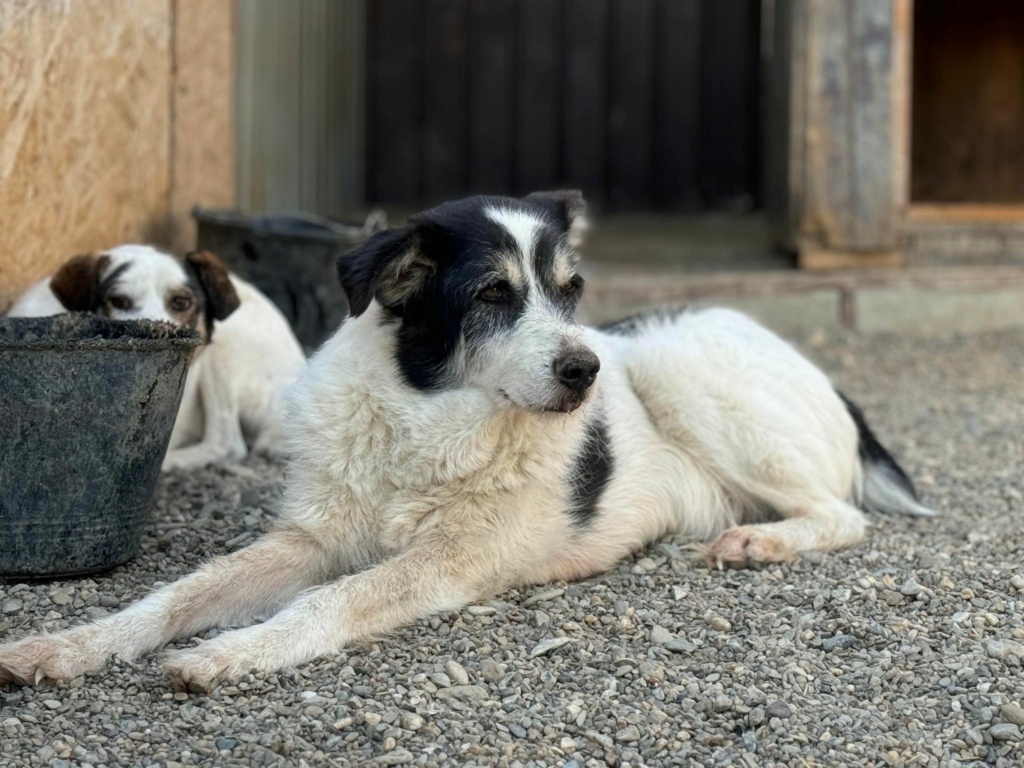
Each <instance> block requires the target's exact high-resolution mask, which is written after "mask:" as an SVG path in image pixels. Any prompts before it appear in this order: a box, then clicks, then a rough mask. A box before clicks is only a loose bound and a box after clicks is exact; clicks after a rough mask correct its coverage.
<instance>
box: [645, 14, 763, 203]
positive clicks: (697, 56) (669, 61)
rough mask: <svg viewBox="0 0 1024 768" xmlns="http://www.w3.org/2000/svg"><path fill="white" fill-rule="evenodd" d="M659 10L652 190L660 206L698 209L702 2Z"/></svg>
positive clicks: (656, 30)
mask: <svg viewBox="0 0 1024 768" xmlns="http://www.w3.org/2000/svg"><path fill="white" fill-rule="evenodd" d="M657 14H658V15H657V20H656V28H655V34H656V35H657V45H656V51H657V54H658V61H657V63H656V74H655V78H656V80H655V99H656V103H655V114H656V116H657V117H656V119H655V135H654V170H655V172H654V178H653V194H654V198H655V201H656V205H657V206H658V207H659V208H668V209H682V210H696V209H699V208H700V207H702V194H701V183H700V136H701V126H700V115H701V103H700V100H701V42H702V40H703V32H702V28H701V17H702V6H701V3H699V2H662V3H660V4H659V6H658V12H657ZM745 130H746V128H745Z"/></svg>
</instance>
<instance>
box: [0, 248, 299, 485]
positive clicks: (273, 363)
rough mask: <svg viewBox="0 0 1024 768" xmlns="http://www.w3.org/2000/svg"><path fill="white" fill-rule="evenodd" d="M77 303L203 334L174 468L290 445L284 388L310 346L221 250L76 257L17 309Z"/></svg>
mask: <svg viewBox="0 0 1024 768" xmlns="http://www.w3.org/2000/svg"><path fill="white" fill-rule="evenodd" d="M69 310H70V311H76V312H95V313H98V314H102V315H105V316H107V317H110V318H112V319H114V320H136V319H141V318H145V319H147V320H161V321H164V322H168V323H173V324H175V325H178V326H181V327H187V328H193V329H195V330H197V331H199V333H200V334H201V335H202V337H203V340H204V344H203V346H202V347H200V350H199V353H198V354H197V355H196V356H195V357H194V358H193V359H192V362H191V363H190V365H189V370H188V375H187V377H186V379H185V391H184V393H183V395H182V399H181V407H180V408H179V410H178V417H177V420H176V421H175V423H174V431H173V433H172V434H171V440H170V446H169V449H168V452H167V456H166V457H165V458H164V469H175V468H177V469H186V468H192V467H198V466H202V465H204V464H212V463H220V462H229V461H236V460H238V459H241V458H243V457H244V456H245V455H246V453H247V452H248V447H249V446H250V445H251V446H252V447H253V449H254V450H256V451H259V452H261V453H267V454H271V455H281V454H283V446H284V443H285V440H284V436H283V434H282V429H283V398H284V391H285V389H287V387H288V386H289V385H290V384H291V383H292V382H293V381H294V380H295V377H296V376H297V375H298V372H299V370H300V369H301V367H302V364H303V362H304V361H305V355H304V354H303V352H302V348H301V347H300V346H299V342H298V340H297V339H296V338H295V335H294V334H293V333H292V330H291V327H290V326H289V325H288V321H287V320H285V318H284V316H283V315H282V314H281V313H280V311H278V309H277V307H275V306H274V304H273V303H272V302H271V301H270V299H268V298H267V297H266V296H264V295H263V294H262V293H260V291H259V290H257V289H256V288H255V287H254V286H252V285H250V284H249V283H247V282H245V281H244V280H241V279H239V278H238V277H237V276H236V275H232V274H230V273H229V272H228V270H227V267H225V266H224V263H223V262H222V261H221V260H220V259H218V258H217V257H216V256H215V255H213V254H212V253H209V252H207V251H197V252H194V253H190V254H189V255H188V256H186V257H185V258H184V259H177V258H175V257H173V256H170V255H168V254H166V253H162V252H160V251H158V250H157V249H155V248H152V247H150V246H146V245H122V246H118V247H117V248H111V249H110V250H109V251H104V252H102V253H97V254H86V255H83V256H76V257H74V258H73V259H71V260H69V261H68V262H67V263H65V264H64V265H63V266H62V267H61V268H60V269H59V270H57V272H56V273H55V274H54V275H53V276H52V277H48V278H45V279H43V280H41V281H39V282H38V283H36V284H35V285H34V286H32V287H31V288H29V290H28V291H27V292H26V293H25V294H24V295H23V296H22V297H21V298H20V299H18V301H16V302H15V303H14V306H12V307H11V309H10V311H9V312H8V317H45V316H48V315H56V314H60V313H62V312H67V311H69ZM215 329H216V334H214V330H215Z"/></svg>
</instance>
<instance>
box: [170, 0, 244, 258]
mask: <svg viewBox="0 0 1024 768" xmlns="http://www.w3.org/2000/svg"><path fill="white" fill-rule="evenodd" d="M234 14H235V4H234V2H233V1H232V0H174V30H175V32H174V101H173V105H172V109H173V112H174V135H173V145H172V159H173V164H172V168H171V211H172V214H173V221H174V222H175V223H176V225H177V226H176V231H175V232H174V238H173V239H174V244H175V246H176V247H178V248H189V247H192V246H194V244H195V222H194V221H193V220H192V217H191V216H190V211H191V209H192V206H193V205H196V204H197V203H199V204H202V205H206V206H219V207H225V206H230V205H231V204H232V203H233V202H234V174H233V166H234V110H233V104H234V77H233V70H234V45H233V41H234V35H233V30H234V28H235V18H234Z"/></svg>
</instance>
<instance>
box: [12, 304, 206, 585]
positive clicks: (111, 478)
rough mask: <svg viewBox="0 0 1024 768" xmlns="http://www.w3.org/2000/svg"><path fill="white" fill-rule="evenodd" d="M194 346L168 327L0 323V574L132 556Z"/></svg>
mask: <svg viewBox="0 0 1024 768" xmlns="http://www.w3.org/2000/svg"><path fill="white" fill-rule="evenodd" d="M198 346H199V336H198V334H196V333H195V332H194V331H190V330H184V329H178V328H174V327H173V326H170V325H167V324H164V323H154V322H149V321H140V322H114V321H111V320H107V319H106V318H102V317H98V316H96V315H90V314H77V313H76V314H68V315H58V316H56V317H47V318H0V577H3V578H49V577H55V576H70V575H79V574H84V573H92V572H95V571H101V570H104V569H107V568H112V567H113V566H115V565H119V564H120V563H123V562H125V561H126V560H129V559H131V558H132V557H133V556H134V555H135V553H136V552H137V551H138V548H139V541H140V538H141V536H142V530H143V527H144V526H145V523H146V519H147V517H148V513H149V507H150V503H151V501H152V497H153V491H154V490H155V488H156V482H157V478H158V477H159V475H160V464H161V462H162V461H163V457H164V453H165V452H166V450H167V444H168V442H169V441H170V438H171V429H172V427H173V426H174V419H175V416H176V415H177V412H178V405H179V404H180V402H181V395H182V390H183V388H184V383H185V374H186V372H187V370H188V363H189V359H190V357H191V355H192V353H193V351H194V350H195V349H196V347H198Z"/></svg>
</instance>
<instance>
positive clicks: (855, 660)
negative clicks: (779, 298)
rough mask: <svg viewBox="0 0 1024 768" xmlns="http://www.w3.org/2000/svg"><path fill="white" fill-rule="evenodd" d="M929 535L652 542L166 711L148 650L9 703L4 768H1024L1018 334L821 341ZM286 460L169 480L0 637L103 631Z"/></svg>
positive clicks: (210, 546)
mask: <svg viewBox="0 0 1024 768" xmlns="http://www.w3.org/2000/svg"><path fill="white" fill-rule="evenodd" d="M806 347H807V348H808V350H809V352H810V354H811V355H812V356H813V357H814V358H815V359H816V360H818V361H819V362H821V363H822V364H824V365H825V366H826V368H827V369H828V370H829V371H830V372H831V373H832V374H833V375H834V376H835V379H836V381H837V383H838V384H839V385H840V386H841V387H842V388H843V389H844V390H845V391H846V392H847V393H848V394H850V395H851V396H852V397H854V398H855V399H857V400H858V401H859V402H860V403H861V404H862V406H863V407H864V409H865V410H866V412H867V413H868V416H869V417H870V419H871V420H872V422H873V424H874V426H875V427H876V428H877V431H878V432H879V433H880V435H881V436H882V438H883V440H884V441H885V442H887V443H888V444H889V445H890V447H891V448H892V449H893V450H894V451H895V453H897V455H898V456H900V457H901V458H902V459H903V461H904V463H905V464H906V466H907V467H908V469H910V470H911V471H912V474H913V475H914V476H915V477H916V478H917V479H918V482H919V484H920V486H921V490H922V492H923V495H924V497H925V499H926V501H927V502H928V503H930V504H932V505H934V506H936V507H937V508H939V509H940V510H942V512H943V513H944V516H943V517H942V518H941V519H939V520H935V521H932V520H910V519H902V518H901V519H878V520H876V521H875V525H874V527H873V528H872V530H871V532H870V535H869V538H868V540H867V541H866V542H865V543H864V544H863V545H861V546H859V547H857V548H855V549H853V550H851V551H848V552H841V553H837V554H832V555H828V556H822V555H819V554H818V553H809V554H808V555H806V556H804V557H803V558H802V559H801V560H799V561H798V562H796V563H794V564H792V565H786V566H775V567H769V568H765V569H762V570H756V571H731V572H730V571H727V572H715V571H710V570H708V568H706V567H705V566H704V565H702V564H701V563H700V562H699V561H698V559H697V556H696V552H697V547H696V545H695V543H694V542H690V541H685V540H668V541H663V542H660V543H658V544H655V545H654V546H652V547H650V548H649V549H648V550H647V551H645V552H642V553H639V554H638V555H637V556H636V557H635V558H634V559H633V560H630V561H628V562H624V563H623V564H622V565H621V566H620V567H619V568H617V569H616V570H614V571H612V572H611V573H608V574H606V575H604V576H602V577H601V578H596V579H591V580H590V581H587V582H585V583H578V584H571V585H565V584H557V585H551V586H548V587H541V588H536V589H524V590H521V591H518V592H515V591H514V592H510V593H508V594H504V595H501V596H500V597H498V598H497V599H495V600H493V601H491V602H489V603H486V604H484V605H477V606H473V607H471V608H467V609H466V610H463V611H461V612H459V613H453V614H450V615H446V616H440V617H436V618H433V619H430V620H429V621H423V622H420V623H419V624H417V625H415V626H413V627H410V628H407V629H405V630H403V631H401V632H399V633H397V634H395V635H394V636H392V637H389V638H386V639H384V640H382V641H381V642H380V643H375V644H372V645H367V646H363V647H357V648H353V649H351V650H350V651H349V652H347V653H343V654H340V655H338V656H337V657H334V658H329V659H322V660H320V661H317V662H315V663H312V664H309V665H306V666H304V667H302V668H301V669H289V670H286V671H284V672H282V673H280V674H274V675H269V676H266V677H256V678H249V679H247V680H245V681H244V682H242V683H240V684H238V685H237V686H230V687H221V688H219V689H217V690H215V691H214V692H213V693H212V694H211V695H209V696H206V695H198V694H183V693H178V694H174V693H172V692H171V690H170V688H169V687H168V683H167V681H166V680H165V679H164V678H163V677H161V675H160V673H159V670H158V669H157V666H156V663H155V661H154V659H152V658H146V659H143V660H142V661H141V662H140V663H138V664H131V665H130V664H126V663H123V662H120V661H115V662H113V663H112V664H111V665H110V666H109V667H108V668H107V669H106V670H105V671H104V672H103V673H102V674H99V675H95V676H89V677H86V678H80V679H77V680H74V681H72V682H71V683H70V684H69V685H66V686H65V685H61V686H56V687H44V688H40V689H37V690H33V689H14V690H8V691H5V692H0V703H2V706H0V728H2V733H0V755H2V759H0V764H2V765H3V766H4V768H7V767H8V766H30V765H31V766H54V767H55V768H56V767H57V766H69V765H81V766H85V765H91V766H102V765H111V766H112V765H126V766H127V765H130V766H148V765H168V766H174V765H208V764H212V763H214V762H216V764H218V765H287V766H302V765H311V766H312V765H355V764H360V763H368V762H370V761H376V763H377V764H382V765H399V764H404V763H419V764H426V765H440V764H442V763H445V762H449V763H450V764H457V765H471V764H476V765H505V764H509V765H570V766H575V765H580V766H582V765H605V764H613V765H615V764H617V765H623V766H624V765H631V766H639V765H670V764H671V765H704V766H724V765H739V766H762V765H795V766H840V765H893V766H904V765H906V766H910V765H927V766H957V765H994V766H1011V765H1019V764H1020V763H1021V761H1022V759H1024V744H1022V740H1021V733H1022V731H1024V709H1022V707H1021V705H1022V704H1024V700H1022V699H1024V682H1022V675H1021V673H1022V670H1021V664H1022V660H1024V563H1022V555H1021V549H1020V547H1019V541H1020V533H1019V532H1020V527H1021V523H1020V521H1021V508H1022V505H1024V502H1022V481H1021V478H1022V477H1024V441H1022V437H1021V436H1022V435H1024V396H1022V395H1024V392H1022V384H1021V371H1022V370H1024V340H1022V339H1020V338H1017V337H1013V336H1008V335H1000V336H985V337H974V338H971V339H969V340H962V339H939V340H933V341H907V340H898V339H884V338H883V339H872V340H866V339H857V338H841V339H832V340H826V339H824V338H818V339H813V338H812V339H808V340H807V342H806ZM281 479H282V469H281V468H280V467H279V466H274V465H272V464H268V463H266V462H262V461H260V460H248V461H246V462H245V463H244V464H243V465H240V466H235V467H230V468H226V469H211V470H207V471H204V472H200V473H193V474H190V475H185V474H176V475H170V476H167V477H165V478H164V479H163V480H162V482H161V484H160V488H159V491H158V498H157V503H156V512H155V514H154V518H153V522H152V525H151V527H150V531H149V533H148V534H147V535H146V537H145V539H144V541H143V545H142V553H141V555H140V556H139V557H138V558H137V559H136V560H135V561H134V562H132V563H131V564H129V565H127V566H125V567H122V568H118V569H117V570H116V571H114V572H113V573H111V574H108V575H103V576H99V577H94V578H91V579H81V580H75V581H67V582H50V583H45V584H29V585H26V584H14V585H4V586H0V610H2V613H0V637H12V638H13V637H20V636H21V635H23V634H24V633H26V632H28V631H29V630H32V629H36V628H38V627H40V626H41V627H44V628H46V629H59V628H61V627H64V626H66V625H68V624H70V623H75V622H80V621H83V620H85V619H88V618H91V617H94V616H100V615H104V614H106V613H107V612H109V611H112V610H114V609H116V608H118V607H119V606H121V605H124V604H127V603H129V602H132V601H134V600H137V599H138V598H140V597H142V596H143V595H145V594H146V592H147V591H148V590H149V589H150V588H151V587H152V586H154V585H156V584H158V583H160V582H166V581H169V580H171V579H173V578H176V577H178V576H180V575H183V574H185V573H186V572H188V571H190V570H191V569H192V568H193V567H194V566H195V565H196V564H197V563H199V562H200V561H201V560H203V559H204V558H206V557H208V556H210V555H213V554H217V553H221V552H224V551H227V550H232V549H235V548H237V547H241V546H243V545H245V544H246V543H247V542H249V541H251V540H252V539H253V538H254V537H255V536H256V535H257V534H258V533H259V532H261V531H262V530H264V529H265V528H266V527H267V525H268V523H269V521H270V519H271V517H272V515H273V510H274V507H275V504H276V499H277V498H278V495H279V492H280V482H281Z"/></svg>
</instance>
